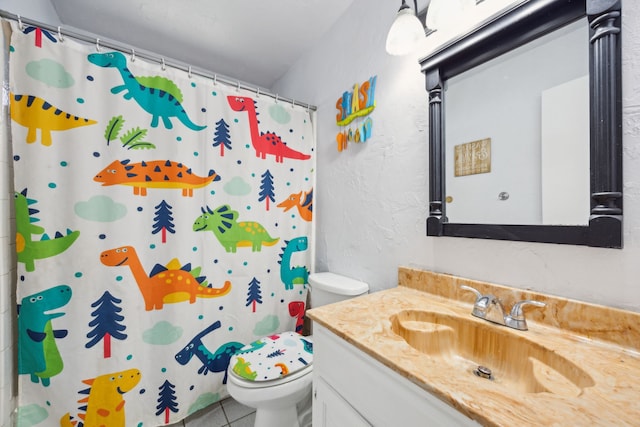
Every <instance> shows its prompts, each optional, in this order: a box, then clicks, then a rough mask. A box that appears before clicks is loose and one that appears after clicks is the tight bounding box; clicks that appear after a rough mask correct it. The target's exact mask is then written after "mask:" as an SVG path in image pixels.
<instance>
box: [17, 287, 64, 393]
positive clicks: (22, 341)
mask: <svg viewBox="0 0 640 427" xmlns="http://www.w3.org/2000/svg"><path fill="white" fill-rule="evenodd" d="M71 295H72V291H71V288H70V287H69V286H66V285H60V286H55V287H53V288H49V289H46V290H44V291H42V292H38V293H37V294H32V295H28V296H26V297H24V298H22V301H21V303H20V305H19V306H18V307H19V308H18V349H19V351H18V374H29V375H31V381H32V382H34V383H37V382H40V381H41V382H42V385H43V386H45V387H47V386H49V384H50V383H51V380H50V378H51V377H53V376H55V375H57V374H59V373H60V372H62V369H63V367H64V364H63V362H62V356H61V355H60V352H59V351H58V346H57V345H56V338H64V337H66V336H67V332H68V331H67V330H66V329H53V325H52V323H51V321H52V320H53V319H56V318H58V317H61V316H64V313H61V312H58V313H50V311H51V310H56V309H59V308H61V307H64V306H65V305H67V303H68V302H69V301H70V300H71Z"/></svg>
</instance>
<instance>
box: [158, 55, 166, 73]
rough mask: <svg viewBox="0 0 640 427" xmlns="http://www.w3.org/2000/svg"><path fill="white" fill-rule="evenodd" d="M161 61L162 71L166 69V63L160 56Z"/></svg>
mask: <svg viewBox="0 0 640 427" xmlns="http://www.w3.org/2000/svg"><path fill="white" fill-rule="evenodd" d="M160 62H161V63H162V71H164V70H166V69H167V64H165V62H164V57H162V60H161V61H160Z"/></svg>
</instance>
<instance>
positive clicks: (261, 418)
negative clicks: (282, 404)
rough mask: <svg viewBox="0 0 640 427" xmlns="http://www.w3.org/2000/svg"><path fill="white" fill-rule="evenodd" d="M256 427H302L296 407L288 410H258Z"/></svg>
mask: <svg viewBox="0 0 640 427" xmlns="http://www.w3.org/2000/svg"><path fill="white" fill-rule="evenodd" d="M254 427H300V423H298V411H297V408H296V405H293V406H288V407H286V408H264V407H263V408H257V409H256V422H255V424H254Z"/></svg>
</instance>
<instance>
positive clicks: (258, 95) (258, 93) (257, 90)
mask: <svg viewBox="0 0 640 427" xmlns="http://www.w3.org/2000/svg"><path fill="white" fill-rule="evenodd" d="M256 98H260V88H259V87H258V88H256Z"/></svg>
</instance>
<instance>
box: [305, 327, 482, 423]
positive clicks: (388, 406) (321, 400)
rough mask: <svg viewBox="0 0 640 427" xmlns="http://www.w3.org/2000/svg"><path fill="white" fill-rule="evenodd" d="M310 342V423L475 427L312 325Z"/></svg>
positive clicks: (379, 365)
mask: <svg viewBox="0 0 640 427" xmlns="http://www.w3.org/2000/svg"><path fill="white" fill-rule="evenodd" d="M313 342H314V346H313V347H314V349H313V350H314V355H313V426H314V427H361V426H376V427H399V426H402V427H414V426H415V427H418V426H426V425H428V426H443V427H452V426H478V425H480V424H478V423H477V422H475V421H473V420H472V419H470V418H468V417H466V416H465V415H463V414H462V413H460V412H458V411H456V410H455V409H454V408H452V407H451V406H449V405H447V404H446V403H444V402H442V401H441V400H439V399H438V398H436V397H434V396H432V395H431V394H429V393H428V392H427V391H425V390H424V389H422V388H420V387H418V386H417V385H415V384H414V383H412V382H411V381H409V380H408V379H406V378H404V377H403V376H401V375H399V374H397V373H396V372H394V371H393V370H392V369H390V368H388V367H386V366H385V365H383V364H382V363H380V362H378V361H377V360H375V359H374V358H372V357H371V356H369V355H367V354H365V353H364V352H362V351H360V350H358V349H357V348H356V347H354V346H353V345H351V344H349V343H347V342H346V341H344V340H343V339H341V338H339V337H338V336H337V335H335V334H333V333H332V332H331V331H329V330H328V329H326V328H325V327H323V326H321V325H319V324H317V323H315V324H314V326H313Z"/></svg>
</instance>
